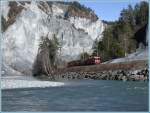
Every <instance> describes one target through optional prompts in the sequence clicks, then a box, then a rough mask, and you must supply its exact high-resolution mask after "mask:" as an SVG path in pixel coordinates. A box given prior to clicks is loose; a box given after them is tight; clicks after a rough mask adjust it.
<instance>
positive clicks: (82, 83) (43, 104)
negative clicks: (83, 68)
mask: <svg viewBox="0 0 150 113" xmlns="http://www.w3.org/2000/svg"><path fill="white" fill-rule="evenodd" d="M2 111H43V112H44V111H148V82H135V81H126V82H123V81H106V80H77V81H70V82H65V85H63V86H58V87H48V88H21V89H7V90H2Z"/></svg>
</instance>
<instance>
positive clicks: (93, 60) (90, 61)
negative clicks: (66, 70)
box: [67, 56, 101, 67]
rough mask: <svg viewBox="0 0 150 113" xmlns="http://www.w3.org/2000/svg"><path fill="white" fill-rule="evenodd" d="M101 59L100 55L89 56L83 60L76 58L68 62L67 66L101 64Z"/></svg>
mask: <svg viewBox="0 0 150 113" xmlns="http://www.w3.org/2000/svg"><path fill="white" fill-rule="evenodd" d="M100 63H101V60H100V57H98V56H93V57H89V58H88V59H87V60H85V61H82V60H74V61H71V62H68V64H67V67H72V66H85V65H96V64H100Z"/></svg>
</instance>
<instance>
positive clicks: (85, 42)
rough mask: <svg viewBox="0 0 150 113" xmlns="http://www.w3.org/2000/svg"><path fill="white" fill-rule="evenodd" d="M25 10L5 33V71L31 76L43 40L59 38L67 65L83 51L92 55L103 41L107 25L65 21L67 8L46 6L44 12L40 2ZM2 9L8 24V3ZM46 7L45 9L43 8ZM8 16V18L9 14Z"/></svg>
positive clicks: (84, 19) (72, 20) (26, 6)
mask: <svg viewBox="0 0 150 113" xmlns="http://www.w3.org/2000/svg"><path fill="white" fill-rule="evenodd" d="M17 4H18V6H19V5H21V6H22V7H23V10H22V11H21V13H20V14H18V15H17V16H16V18H15V22H14V23H13V24H12V25H10V26H9V27H8V28H7V29H6V31H5V32H3V34H2V35H3V39H2V52H3V58H2V60H3V69H4V70H5V67H6V66H7V67H9V68H12V69H14V70H17V71H19V72H28V73H27V74H31V70H32V66H33V63H34V61H35V59H36V56H37V52H38V48H39V42H40V40H41V36H46V35H49V37H51V36H52V35H53V34H56V37H57V38H58V40H59V42H60V43H61V53H60V51H59V53H58V54H59V58H61V59H62V60H65V61H69V60H74V59H77V58H78V57H79V55H80V53H82V52H83V51H86V52H88V53H91V52H92V44H93V42H94V40H95V39H96V38H97V39H100V38H101V35H102V32H103V30H104V25H103V23H102V22H101V21H100V20H97V21H94V22H93V21H90V19H86V18H81V17H69V18H68V19H64V14H65V12H66V10H67V7H68V5H65V4H59V3H53V4H52V6H49V5H48V4H47V3H46V2H45V3H44V4H45V5H44V7H46V9H45V10H42V9H41V8H39V6H40V5H41V4H40V3H39V2H34V1H33V2H31V3H30V4H27V3H25V4H24V5H22V4H20V3H19V2H17ZM2 5H6V6H5V7H3V10H2V11H3V13H2V14H3V16H4V18H5V19H6V20H7V18H8V16H6V15H7V14H8V11H5V10H4V9H5V8H6V9H8V10H9V6H8V3H4V4H3V3H2ZM41 7H43V6H41ZM6 13H7V14H6Z"/></svg>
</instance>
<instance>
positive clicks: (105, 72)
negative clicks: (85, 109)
mask: <svg viewBox="0 0 150 113" xmlns="http://www.w3.org/2000/svg"><path fill="white" fill-rule="evenodd" d="M148 75H149V71H148V61H132V62H128V63H117V64H100V65H91V66H76V67H70V68H64V69H59V70H58V71H57V73H55V79H56V80H74V79H93V80H123V81H139V80H142V81H147V80H148V79H149V76H148Z"/></svg>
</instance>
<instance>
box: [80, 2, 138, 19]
mask: <svg viewBox="0 0 150 113" xmlns="http://www.w3.org/2000/svg"><path fill="white" fill-rule="evenodd" d="M139 2H140V0H126V1H125V0H122V1H121V0H120V1H119V2H117V0H116V1H112V0H103V1H94V2H92V1H85V0H84V1H80V3H81V4H83V5H85V6H87V7H90V8H91V9H92V10H94V12H95V13H96V14H97V15H98V17H99V18H100V19H101V20H106V21H115V20H117V19H118V18H119V16H120V12H121V10H122V9H123V8H127V7H128V5H129V4H131V5H132V6H134V5H135V4H136V3H139Z"/></svg>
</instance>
